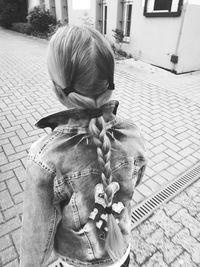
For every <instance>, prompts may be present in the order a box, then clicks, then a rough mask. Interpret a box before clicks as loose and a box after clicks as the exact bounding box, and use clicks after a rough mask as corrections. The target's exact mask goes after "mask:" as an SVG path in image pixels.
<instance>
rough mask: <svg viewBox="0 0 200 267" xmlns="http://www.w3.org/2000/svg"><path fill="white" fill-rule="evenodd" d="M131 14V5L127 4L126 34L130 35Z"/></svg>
mask: <svg viewBox="0 0 200 267" xmlns="http://www.w3.org/2000/svg"><path fill="white" fill-rule="evenodd" d="M131 15H132V5H128V6H127V18H126V36H130V31H131Z"/></svg>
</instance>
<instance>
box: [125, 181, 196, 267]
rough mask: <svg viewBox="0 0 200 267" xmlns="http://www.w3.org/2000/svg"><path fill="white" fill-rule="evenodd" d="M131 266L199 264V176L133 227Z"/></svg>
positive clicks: (183, 266)
mask: <svg viewBox="0 0 200 267" xmlns="http://www.w3.org/2000/svg"><path fill="white" fill-rule="evenodd" d="M132 236H133V241H132V253H131V260H132V261H131V265H130V266H131V267H168V266H170V267H198V266H200V180H198V181H197V182H196V183H195V184H193V185H192V186H190V187H189V188H187V189H186V190H185V191H184V192H182V193H181V194H180V195H178V196H177V197H175V198H174V199H173V200H172V201H170V202H169V203H167V204H166V205H165V206H164V207H163V208H161V209H160V210H158V211H157V212H156V213H155V214H154V215H153V216H151V217H150V219H148V220H147V221H145V222H144V223H142V224H141V225H140V226H139V227H137V228H136V229H134V230H133V231H132Z"/></svg>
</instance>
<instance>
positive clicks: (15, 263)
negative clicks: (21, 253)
mask: <svg viewBox="0 0 200 267" xmlns="http://www.w3.org/2000/svg"><path fill="white" fill-rule="evenodd" d="M4 266H5V267H17V266H19V261H18V259H15V260H14V261H11V262H9V263H8V264H6V265H4Z"/></svg>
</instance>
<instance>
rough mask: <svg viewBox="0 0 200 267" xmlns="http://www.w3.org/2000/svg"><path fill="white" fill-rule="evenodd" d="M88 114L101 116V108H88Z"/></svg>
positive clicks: (94, 116)
mask: <svg viewBox="0 0 200 267" xmlns="http://www.w3.org/2000/svg"><path fill="white" fill-rule="evenodd" d="M88 115H89V117H90V118H98V117H101V116H103V110H102V109H101V108H91V109H88Z"/></svg>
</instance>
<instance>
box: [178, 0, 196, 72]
mask: <svg viewBox="0 0 200 267" xmlns="http://www.w3.org/2000/svg"><path fill="white" fill-rule="evenodd" d="M193 3H194V4H193ZM177 55H178V56H179V61H178V64H177V66H176V71H177V73H183V72H188V71H195V70H200V1H198V2H197V1H196V3H195V1H194V0H192V1H191V0H190V2H189V4H188V6H187V9H186V13H185V18H184V23H183V29H182V34H181V38H180V44H179V47H178V50H177Z"/></svg>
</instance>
